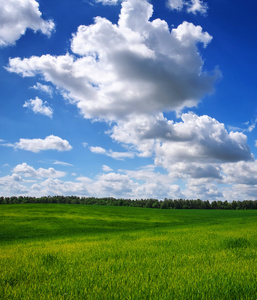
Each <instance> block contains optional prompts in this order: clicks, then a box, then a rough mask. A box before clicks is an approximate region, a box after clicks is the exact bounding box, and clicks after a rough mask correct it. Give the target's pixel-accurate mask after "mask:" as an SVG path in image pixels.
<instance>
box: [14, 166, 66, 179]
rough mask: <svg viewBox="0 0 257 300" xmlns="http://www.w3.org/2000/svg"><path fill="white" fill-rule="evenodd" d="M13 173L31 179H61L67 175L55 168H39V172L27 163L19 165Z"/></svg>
mask: <svg viewBox="0 0 257 300" xmlns="http://www.w3.org/2000/svg"><path fill="white" fill-rule="evenodd" d="M12 172H13V173H15V174H19V175H21V176H24V177H31V178H42V177H47V178H59V177H64V176H65V175H66V173H65V172H61V171H56V170H55V169H53V168H49V169H43V168H39V169H38V170H36V169H34V168H33V167H31V166H29V165H28V164H27V163H22V164H19V165H17V166H16V167H15V168H13V170H12Z"/></svg>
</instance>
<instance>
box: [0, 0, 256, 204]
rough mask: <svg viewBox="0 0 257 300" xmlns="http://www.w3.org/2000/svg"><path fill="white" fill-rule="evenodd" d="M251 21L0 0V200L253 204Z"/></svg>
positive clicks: (187, 11) (95, 0)
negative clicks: (80, 198)
mask: <svg viewBox="0 0 257 300" xmlns="http://www.w3.org/2000/svg"><path fill="white" fill-rule="evenodd" d="M256 13H257V3H255V1H245V2H242V1H239V0H234V1H231V0H230V1H221V0H149V1H147V0H124V1H119V0H63V1H61V2H60V1H52V0H37V1H36V0H8V1H5V0H0V66H1V67H0V78H1V81H0V151H1V152H0V153H1V155H0V196H35V197H41V196H48V195H50V196H53V195H65V196H68V195H77V196H84V197H90V196H93V197H115V198H126V199H128V198H130V199H146V198H155V199H164V198H170V199H178V198H183V199H198V198H199V199H202V200H209V201H214V200H222V201H224V200H228V201H233V200H246V199H249V200H255V199H257V196H256V195H257V161H256V157H257V148H256V147H257V135H256V132H257V128H256V123H257V104H256V99H257V84H256V73H257V71H256V70H257V58H256V49H257V39H256V36H257V24H256V22H257V21H256Z"/></svg>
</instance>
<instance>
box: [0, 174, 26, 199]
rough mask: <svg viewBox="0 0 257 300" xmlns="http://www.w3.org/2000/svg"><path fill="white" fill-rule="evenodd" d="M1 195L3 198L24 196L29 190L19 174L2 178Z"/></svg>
mask: <svg viewBox="0 0 257 300" xmlns="http://www.w3.org/2000/svg"><path fill="white" fill-rule="evenodd" d="M0 187H1V189H2V190H1V194H2V195H3V196H10V195H22V194H26V193H28V188H27V187H26V186H24V185H23V180H22V177H21V176H20V175H18V174H12V175H7V176H4V177H0Z"/></svg>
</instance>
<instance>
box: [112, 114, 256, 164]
mask: <svg viewBox="0 0 257 300" xmlns="http://www.w3.org/2000/svg"><path fill="white" fill-rule="evenodd" d="M181 120H182V121H181V122H177V123H174V122H173V121H170V120H167V119H166V118H164V116H163V115H162V114H158V115H156V116H146V115H143V116H132V117H131V118H128V119H126V120H122V121H119V122H118V123H117V125H115V126H113V128H112V130H111V131H110V135H111V137H112V138H113V139H114V140H115V141H117V142H120V143H123V144H131V145H132V146H133V147H134V148H135V149H136V150H137V151H139V153H141V156H152V155H155V163H156V164H157V165H159V166H162V167H164V168H165V169H169V166H172V165H173V164H174V163H177V162H181V161H186V162H188V163H189V162H198V163H203V162H204V163H217V162H237V161H241V160H252V159H253V156H252V154H251V152H250V149H249V147H248V145H247V137H246V135H244V134H243V133H241V132H233V131H232V132H228V131H227V130H226V129H225V126H224V124H222V123H219V122H218V121H217V120H215V119H214V118H211V117H209V116H206V115H204V116H200V117H199V116H197V115H196V114H194V113H192V112H190V113H185V114H182V116H181Z"/></svg>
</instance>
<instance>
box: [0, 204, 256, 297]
mask: <svg viewBox="0 0 257 300" xmlns="http://www.w3.org/2000/svg"><path fill="white" fill-rule="evenodd" d="M0 228H1V229H0V297H1V299H92V300H93V299H99V300H100V299H101V300H103V299H133V300H134V299H138V300H139V299H140V300H142V299H254V300H256V299H257V211H256V210H233V211H230V210H154V209H143V208H133V207H115V206H84V205H65V204H21V205H1V206H0Z"/></svg>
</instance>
